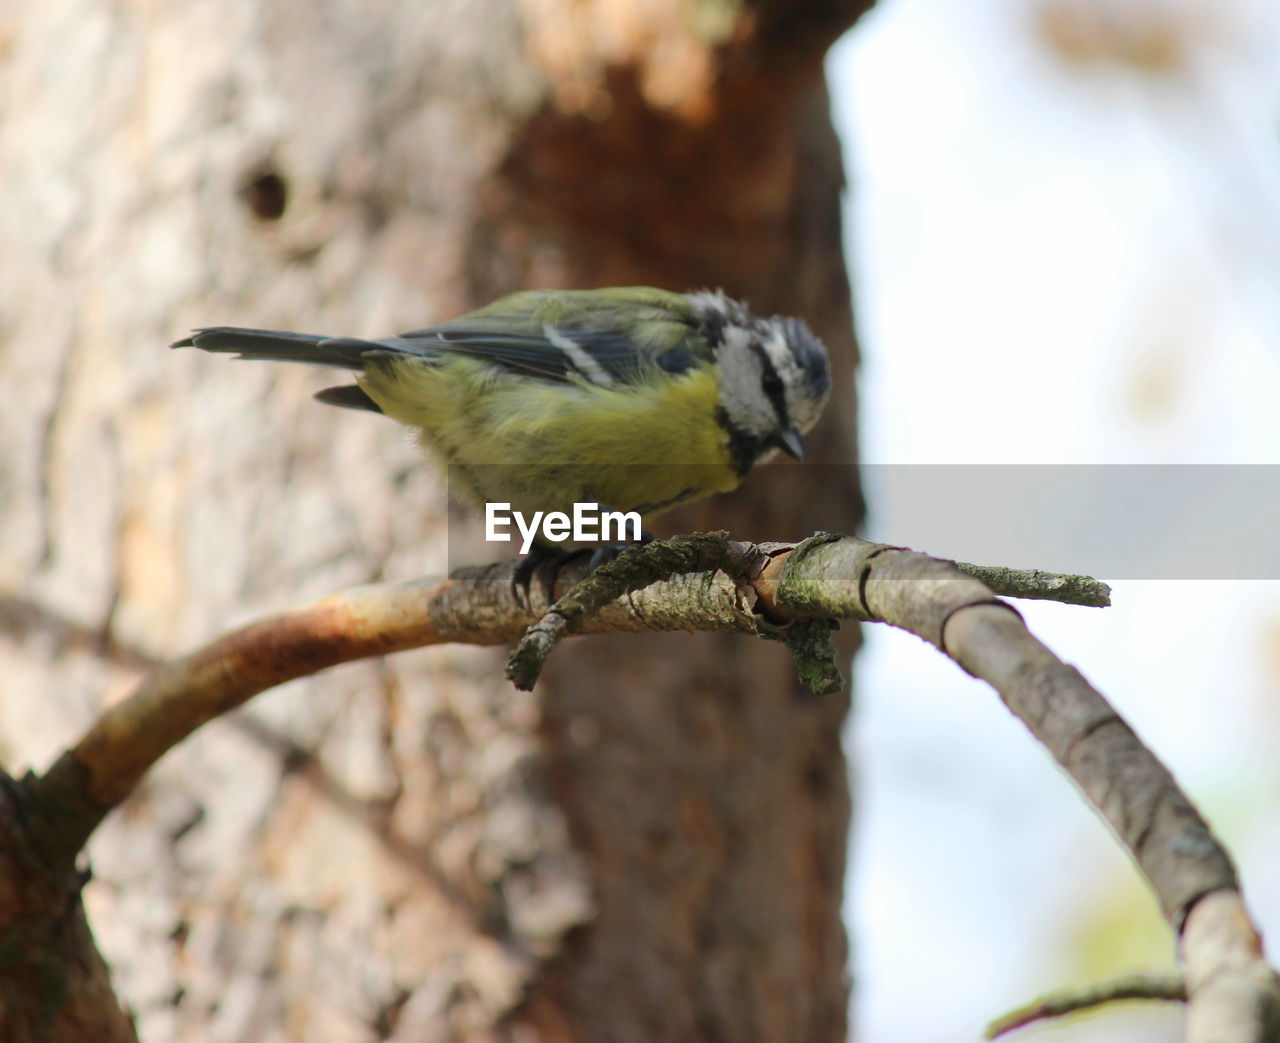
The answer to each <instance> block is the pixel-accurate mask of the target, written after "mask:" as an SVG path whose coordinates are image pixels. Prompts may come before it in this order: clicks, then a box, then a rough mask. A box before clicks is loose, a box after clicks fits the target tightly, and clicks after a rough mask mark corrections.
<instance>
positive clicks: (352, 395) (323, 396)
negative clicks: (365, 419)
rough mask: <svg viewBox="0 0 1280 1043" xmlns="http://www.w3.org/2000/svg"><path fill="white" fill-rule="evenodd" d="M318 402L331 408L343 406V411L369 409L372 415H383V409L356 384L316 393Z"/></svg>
mask: <svg viewBox="0 0 1280 1043" xmlns="http://www.w3.org/2000/svg"><path fill="white" fill-rule="evenodd" d="M315 399H316V401H317V402H323V403H325V404H326V405H330V406H341V407H342V408H343V409H367V410H368V411H369V412H370V413H381V412H382V407H381V406H379V405H378V403H377V402H375V401H374V400H373V399H371V398H370V397H369V396H368V395H366V394H365V393H364V391H363V389H361V388H358V387H356V386H355V385H354V384H344V385H342V386H340V387H336V388H325V389H324V390H323V391H317V392H316V393H315Z"/></svg>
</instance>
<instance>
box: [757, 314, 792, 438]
mask: <svg viewBox="0 0 1280 1043" xmlns="http://www.w3.org/2000/svg"><path fill="white" fill-rule="evenodd" d="M748 344H749V345H750V347H751V350H752V352H754V353H755V356H756V358H758V359H759V360H760V371H761V375H760V387H761V389H762V390H763V391H764V393H765V396H766V397H767V398H768V399H769V404H770V405H771V406H773V411H774V412H775V413H777V414H778V425H779V426H780V427H781V428H783V429H784V430H785V429H786V428H788V427H790V426H791V416H790V413H789V412H788V410H787V389H786V385H785V384H783V382H782V378H781V377H780V376H779V375H778V371H777V369H776V368H774V365H773V360H772V359H771V358H769V353H768V352H767V351H765V350H764V345H763V344H761V343H760V341H758V340H757V339H755V338H754V337H753V338H751V340H750V341H748Z"/></svg>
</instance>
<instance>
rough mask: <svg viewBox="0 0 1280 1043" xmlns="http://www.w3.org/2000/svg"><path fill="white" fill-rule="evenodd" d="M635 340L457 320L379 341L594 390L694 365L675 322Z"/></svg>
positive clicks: (610, 333) (619, 333) (690, 338)
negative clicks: (463, 357)
mask: <svg viewBox="0 0 1280 1043" xmlns="http://www.w3.org/2000/svg"><path fill="white" fill-rule="evenodd" d="M663 325H664V326H670V327H671V328H670V329H662V330H659V331H657V333H658V335H657V336H653V335H652V331H651V335H650V336H648V337H646V338H642V339H639V340H638V339H637V338H636V337H635V336H634V335H633V333H632V331H630V330H623V329H620V328H616V327H614V328H610V327H608V326H605V327H601V326H599V324H593V325H585V324H578V323H574V322H572V321H568V322H557V323H552V322H544V323H542V324H541V326H540V328H539V327H538V326H532V325H531V324H525V323H521V324H518V325H517V324H514V323H512V324H507V323H503V322H502V321H501V320H494V319H492V318H489V319H485V318H481V317H477V318H475V319H460V320H455V321H454V322H449V323H444V324H443V325H440V326H430V327H428V328H426V329H422V330H414V331H413V332H411V333H405V334H402V335H401V336H400V337H396V338H393V339H391V340H390V341H383V342H382V343H383V344H386V345H388V346H391V345H394V346H395V347H401V346H402V345H403V348H402V350H406V351H407V352H409V353H411V354H424V355H442V354H444V355H447V354H457V355H468V356H470V357H472V358H478V359H483V360H485V361H488V362H494V363H497V364H498V365H501V366H505V367H507V368H509V369H513V370H518V371H520V372H522V373H527V374H530V375H533V376H537V377H541V378H542V379H544V380H552V381H558V382H563V383H581V382H586V383H589V384H595V385H597V386H599V387H612V386H614V385H618V384H629V383H634V382H635V381H636V380H637V379H640V378H642V377H643V376H644V375H645V373H646V371H654V372H655V375H656V374H657V372H666V373H671V374H676V373H683V372H685V371H686V370H688V369H690V368H692V367H693V366H694V365H695V364H696V361H697V359H696V357H695V347H696V344H695V340H696V335H695V333H694V331H693V330H692V329H691V328H690V327H688V326H686V325H684V324H678V323H664V324H663Z"/></svg>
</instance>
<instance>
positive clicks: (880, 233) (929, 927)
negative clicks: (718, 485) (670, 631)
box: [831, 0, 1280, 1043]
mask: <svg viewBox="0 0 1280 1043" xmlns="http://www.w3.org/2000/svg"><path fill="white" fill-rule="evenodd" d="M1046 10H1048V11H1049V15H1048V16H1047V17H1046V16H1045V15H1044V12H1045V11H1046ZM1121 10H1123V13H1120V12H1121ZM1108 11H1109V12H1110V13H1108ZM1108 19H1110V21H1108ZM1151 25H1155V26H1157V27H1164V28H1165V29H1167V32H1166V33H1165V35H1164V36H1159V35H1157V36H1155V37H1153V38H1152V39H1155V40H1156V42H1157V43H1161V42H1166V43H1167V42H1170V41H1171V42H1172V45H1173V47H1174V50H1173V52H1172V53H1175V54H1176V53H1182V54H1185V59H1184V60H1182V61H1181V62H1175V63H1174V64H1173V65H1172V66H1165V68H1166V71H1165V72H1162V73H1158V72H1154V71H1153V70H1152V68H1151V67H1150V66H1148V67H1146V68H1145V69H1142V68H1135V67H1134V65H1133V64H1132V63H1131V62H1126V61H1106V60H1098V61H1093V62H1083V61H1082V62H1075V63H1072V62H1068V61H1064V60H1063V59H1062V57H1061V55H1062V51H1063V47H1066V48H1067V49H1073V50H1074V53H1076V54H1087V53H1093V54H1096V53H1097V45H1098V42H1099V41H1100V40H1101V41H1103V43H1104V44H1105V42H1106V40H1107V39H1109V38H1110V37H1113V36H1114V35H1115V34H1116V33H1117V32H1123V33H1127V34H1128V37H1127V38H1129V39H1130V40H1132V39H1134V38H1135V37H1134V35H1133V34H1134V33H1135V32H1140V31H1141V30H1142V28H1143V27H1144V26H1151ZM1046 26H1048V28H1049V30H1050V32H1049V33H1048V34H1046V31H1045V27H1046ZM1188 26H1190V27H1191V28H1189V29H1188V28H1187V27H1188ZM1179 34H1182V35H1179ZM1050 38H1052V39H1054V40H1056V41H1057V42H1058V44H1059V49H1058V50H1057V51H1056V52H1055V51H1054V50H1053V49H1052V48H1050V47H1049V46H1047V45H1046V40H1047V39H1050ZM1180 39H1181V40H1185V41H1186V46H1185V48H1183V49H1182V50H1181V51H1179V50H1178V41H1179V40H1180ZM1129 53H1132V51H1130V52H1129ZM1145 53H1151V52H1150V51H1148V52H1145ZM1156 53H1157V54H1160V53H1169V52H1168V51H1159V50H1158V49H1157V51H1156ZM831 71H832V76H833V96H834V99H835V105H836V111H837V119H838V122H839V124H840V127H841V131H842V134H843V135H844V137H845V140H846V142H847V145H848V149H849V152H848V159H849V165H850V177H851V182H852V184H853V186H854V188H855V196H854V199H853V201H852V205H851V209H850V217H851V222H850V231H851V236H850V256H851V258H852V260H853V262H854V267H855V271H856V276H855V293H856V296H857V302H858V306H859V329H860V333H861V335H862V338H863V345H864V350H865V353H866V360H865V365H864V370H863V374H862V401H863V403H864V405H863V409H864V414H863V417H862V426H863V431H864V437H865V443H864V444H865V452H866V458H867V460H868V461H871V462H874V463H876V464H921V463H928V464H975V463H986V464H1008V463H1020V464H1038V465H1055V464H1066V463H1071V464H1086V463H1087V464H1112V463H1119V462H1125V463H1142V464H1157V463H1271V464H1280V407H1278V405H1277V403H1280V293H1277V292H1276V288H1277V287H1280V104H1278V102H1280V9H1277V8H1276V6H1275V5H1274V4H1272V3H1268V2H1264V0H1218V2H1216V3H1213V4H1210V3H1206V2H1204V0H1200V2H1198V3H1196V2H1193V0H1181V2H1180V0H1131V2H1130V3H1129V4H1127V5H1124V7H1123V9H1121V8H1118V7H1117V6H1116V5H1109V4H1108V3H1107V0H969V2H967V3H954V2H948V0H881V5H880V7H879V9H878V10H877V12H876V13H875V14H874V16H872V17H870V18H868V19H866V20H865V21H864V23H863V24H862V25H861V26H860V27H859V29H858V30H857V31H856V32H855V33H854V34H852V36H851V37H850V38H849V39H847V40H846V41H845V42H844V43H843V44H842V45H841V46H840V47H839V48H838V49H837V51H836V53H835V54H834V55H833V58H832V66H831ZM893 473H894V472H893V470H892V469H889V468H885V469H881V470H880V471H877V470H876V469H873V470H872V473H871V475H870V477H871V493H872V496H873V511H874V512H875V513H874V514H873V518H872V521H871V527H870V530H869V532H868V535H870V536H871V537H872V538H883V539H886V540H890V541H896V540H897V539H898V538H899V537H898V536H897V535H896V534H895V532H894V531H892V530H893V527H894V508H893V505H892V504H891V503H888V502H886V500H885V498H884V497H881V498H880V499H879V501H877V500H876V494H877V486H880V487H882V488H883V487H887V486H888V485H889V484H891V483H886V482H883V481H882V480H881V479H883V478H884V477H885V476H886V475H892V474H893ZM877 502H878V506H877ZM939 507H940V510H939V513H940V514H941V515H943V516H944V517H945V516H946V515H947V514H948V513H950V514H956V513H958V512H959V511H960V509H961V507H962V505H961V504H956V503H943V504H940V505H939ZM1277 521H1280V518H1278V519H1277ZM1263 528H1264V530H1265V528H1266V526H1264V527H1263ZM1276 528H1277V529H1280V526H1277V527H1276ZM1098 538H1100V539H1101V538H1104V534H1099V536H1098ZM1277 540H1280V532H1278V533H1277ZM919 549H922V550H932V551H938V550H939V549H940V548H938V547H936V546H929V547H920V548H919ZM993 563H994V562H993ZM1041 564H1043V565H1044V566H1045V567H1053V564H1054V563H1052V562H1043V563H1041ZM1104 578H1108V579H1111V578H1113V577H1104ZM1114 586H1115V591H1114V598H1115V606H1114V607H1113V608H1111V609H1107V610H1105V611H1098V610H1090V609H1080V608H1065V607H1062V606H1054V605H1037V604H1031V605H1026V604H1024V605H1021V606H1020V607H1021V608H1023V610H1024V614H1025V615H1026V617H1027V619H1028V622H1029V623H1030V625H1031V626H1032V628H1033V630H1035V632H1036V633H1037V634H1038V635H1039V636H1040V637H1041V638H1042V639H1044V640H1045V641H1046V642H1047V643H1048V644H1049V645H1050V647H1052V648H1054V649H1055V650H1056V651H1057V652H1058V653H1059V654H1060V655H1062V656H1063V657H1064V658H1066V659H1068V660H1069V661H1071V662H1073V663H1075V664H1076V665H1077V666H1079V667H1080V668H1081V669H1082V670H1083V671H1084V672H1085V674H1086V675H1087V676H1088V677H1089V678H1090V679H1091V680H1092V681H1094V683H1095V684H1097V685H1098V686H1099V687H1100V688H1101V689H1102V690H1103V692H1104V693H1105V694H1107V695H1108V696H1109V697H1110V698H1111V699H1112V700H1113V702H1115V703H1116V704H1117V705H1118V706H1119V708H1120V709H1121V712H1122V713H1124V714H1125V716H1126V717H1128V718H1129V720H1130V721H1131V722H1132V723H1133V724H1134V726H1135V727H1136V728H1137V730H1138V732H1139V734H1141V735H1142V736H1143V737H1144V738H1145V739H1146V740H1147V741H1148V742H1149V743H1150V744H1151V745H1152V746H1153V747H1154V748H1155V749H1156V750H1157V752H1158V753H1159V754H1160V755H1161V756H1162V757H1164V758H1165V759H1166V761H1167V763H1169V765H1170V766H1171V768H1172V769H1173V771H1174V773H1175V774H1176V775H1177V776H1178V777H1179V779H1180V780H1181V781H1182V782H1183V784H1184V786H1185V787H1186V788H1187V789H1188V790H1189V791H1190V792H1191V794H1192V796H1193V797H1194V798H1195V799H1196V800H1197V801H1198V802H1199V803H1200V805H1201V807H1202V809H1203V810H1204V811H1205V812H1206V813H1207V814H1208V816H1209V818H1210V820H1211V821H1212V822H1213V823H1214V825H1215V827H1216V828H1217V830H1218V832H1219V834H1220V835H1221V836H1222V837H1223V838H1224V839H1225V840H1226V841H1227V843H1228V845H1229V846H1230V847H1231V848H1232V850H1233V852H1234V854H1235V855H1236V857H1237V860H1238V862H1239V864H1240V867H1241V870H1242V873H1243V876H1244V881H1245V886H1246V897H1247V898H1249V899H1250V900H1251V904H1252V906H1253V908H1254V910H1255V913H1256V915H1257V917H1258V919H1259V920H1260V921H1261V924H1262V927H1263V929H1264V932H1266V931H1267V929H1268V928H1269V929H1270V934H1271V935H1272V936H1275V937H1280V796H1278V794H1280V764H1278V763H1277V758H1276V757H1275V756H1274V749H1275V742H1276V737H1277V735H1278V734H1280V583H1277V582H1270V583H1267V582H1242V581H1235V582H1211V581H1205V580H1199V581H1191V580H1186V579H1169V580H1164V581H1145V582H1138V581H1133V580H1129V581H1121V582H1116V583H1115V584H1114ZM869 636H870V638H871V641H870V645H869V648H868V650H867V653H866V654H865V655H864V656H863V657H862V659H861V662H860V663H859V664H858V686H859V687H858V691H859V705H858V711H857V717H856V720H855V722H854V725H853V730H852V733H851V737H850V741H851V744H852V747H853V749H854V751H855V758H856V764H855V771H856V777H855V780H854V781H855V786H856V792H857V796H858V804H859V808H858V814H859V821H858V824H857V830H856V836H855V850H854V852H853V867H854V868H853V872H854V876H853V880H852V882H851V883H852V889H851V894H850V899H849V916H850V919H851V925H852V930H853V944H854V972H855V981H856V995H855V999H854V1023H855V1032H856V1034H857V1039H858V1040H859V1043H902V1041H910V1043H934V1041H937V1043H944V1041H945V1043H952V1041H957V1040H966V1039H977V1038H978V1037H979V1034H980V1032H981V1029H982V1027H983V1026H984V1025H985V1023H986V1021H987V1020H989V1019H990V1018H991V1017H994V1016H995V1015H997V1014H999V1013H1002V1012H1004V1011H1005V1010H1006V1009H1009V1008H1011V1007H1014V1006H1017V1005H1020V1004H1021V1003H1023V1002H1026V1001H1027V1000H1029V999H1031V998H1032V997H1033V996H1034V995H1038V994H1040V993H1042V992H1046V991H1053V990H1054V989H1056V988H1059V987H1061V986H1062V985H1064V984H1071V983H1080V982H1083V981H1086V980H1090V979H1093V978H1097V977H1104V976H1108V975H1110V974H1115V973H1123V972H1128V971H1140V970H1144V969H1152V968H1153V966H1154V969H1157V970H1159V969H1164V968H1165V967H1167V966H1168V963H1167V961H1168V960H1169V959H1170V958H1171V954H1172V943H1171V941H1170V940H1169V938H1168V935H1167V933H1165V932H1164V931H1163V930H1162V928H1161V925H1160V921H1159V919H1158V916H1157V914H1156V912H1155V907H1154V904H1153V902H1152V901H1151V900H1150V898H1149V897H1147V896H1146V895H1145V893H1144V891H1143V890H1142V889H1141V888H1140V887H1139V886H1138V885H1137V884H1136V883H1135V877H1134V874H1133V872H1132V870H1131V869H1130V867H1129V865H1128V862H1127V860H1126V858H1125V857H1124V856H1123V855H1121V854H1120V853H1119V852H1118V848H1117V847H1116V845H1115V843H1114V842H1113V841H1112V840H1111V838H1110V835H1109V834H1108V833H1107V831H1106V830H1105V829H1104V828H1103V827H1102V826H1101V825H1100V824H1099V823H1098V821H1097V820H1096V819H1095V818H1094V817H1093V814H1092V812H1090V811H1089V810H1088V809H1087V808H1085V806H1084V805H1083V804H1082V802H1081V801H1080V799H1079V798H1078V797H1077V796H1076V795H1075V792H1074V791H1073V790H1072V788H1071V786H1070V785H1069V783H1067V782H1066V780H1065V779H1064V778H1063V777H1062V776H1061V775H1060V774H1059V772H1058V771H1057V769H1056V768H1055V767H1054V766H1053V765H1052V764H1051V762H1050V761H1049V759H1048V757H1047V755H1045V754H1044V753H1043V752H1042V751H1041V750H1040V749H1039V748H1038V747H1037V746H1036V745H1035V744H1034V743H1033V742H1032V741H1030V740H1029V739H1028V737H1027V736H1026V734H1025V733H1024V732H1023V730H1022V728H1021V726H1020V725H1019V724H1018V723H1017V722H1016V721H1014V720H1012V719H1011V718H1010V716H1009V715H1008V714H1007V712H1006V711H1004V709H1003V708H1002V707H1001V706H1000V705H999V703H998V701H997V699H996V698H995V696H994V694H993V693H991V692H990V691H989V690H988V689H986V688H985V687H984V686H983V685H981V684H978V683H977V682H974V681H972V680H971V679H969V678H967V677H965V676H964V675H962V674H961V673H960V671H959V670H958V669H956V668H955V667H953V666H951V665H950V664H949V663H948V662H946V661H945V660H943V659H942V658H941V657H939V656H938V655H936V653H934V652H932V651H931V650H930V649H929V648H927V647H926V646H925V645H923V644H922V643H921V642H919V641H917V640H916V639H914V638H911V637H908V636H906V635H903V634H901V633H896V632H889V631H887V630H885V629H884V628H880V629H875V630H870V632H869ZM1276 955H1277V954H1276V953H1273V957H1275V956H1276ZM1160 960H1163V961H1166V962H1165V963H1164V964H1163V965H1157V961H1160ZM923 997H928V999H927V1001H926V1000H925V999H923ZM1177 1024H1178V1020H1177V1016H1176V1014H1173V1013H1172V1012H1169V1011H1161V1010H1159V1009H1153V1008H1149V1007H1133V1008H1128V1009H1126V1010H1124V1011H1121V1012H1115V1013H1106V1014H1104V1015H1102V1016H1100V1017H1097V1018H1094V1019H1091V1020H1088V1021H1084V1022H1081V1023H1079V1024H1077V1025H1075V1026H1074V1027H1071V1028H1067V1029H1063V1030H1059V1031H1053V1032H1051V1033H1047V1034H1046V1036H1047V1038H1053V1039H1055V1040H1061V1041H1064V1043H1068V1041H1083V1040H1086V1039H1087V1040H1089V1041H1090V1043H1106V1041H1109V1040H1116V1041H1120V1040H1125V1041H1126V1043H1143V1041H1145V1040H1151V1041H1155V1040H1167V1039H1169V1038H1171V1036H1172V1035H1173V1033H1174V1032H1176V1028H1174V1026H1176V1025H1177ZM1032 1038H1035V1037H1032Z"/></svg>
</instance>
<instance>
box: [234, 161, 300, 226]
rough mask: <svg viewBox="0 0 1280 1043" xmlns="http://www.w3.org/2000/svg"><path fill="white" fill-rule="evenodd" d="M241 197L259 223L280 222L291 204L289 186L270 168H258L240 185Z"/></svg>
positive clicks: (246, 176) (247, 175)
mask: <svg viewBox="0 0 1280 1043" xmlns="http://www.w3.org/2000/svg"><path fill="white" fill-rule="evenodd" d="M238 194H239V196H240V198H241V200H243V202H244V205H245V206H247V207H248V208H249V209H250V210H251V211H252V212H253V216H254V217H256V218H257V219H258V220H259V221H278V220H280V218H281V217H283V216H284V208H285V207H286V206H287V205H288V203H289V186H288V184H287V183H286V182H285V179H284V178H283V177H282V176H281V175H280V174H279V173H278V172H277V171H275V170H273V169H271V168H270V167H265V168H264V167H257V168H255V169H253V170H251V171H249V173H248V174H246V175H245V177H244V179H243V181H241V183H240V191H239V193H238Z"/></svg>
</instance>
